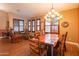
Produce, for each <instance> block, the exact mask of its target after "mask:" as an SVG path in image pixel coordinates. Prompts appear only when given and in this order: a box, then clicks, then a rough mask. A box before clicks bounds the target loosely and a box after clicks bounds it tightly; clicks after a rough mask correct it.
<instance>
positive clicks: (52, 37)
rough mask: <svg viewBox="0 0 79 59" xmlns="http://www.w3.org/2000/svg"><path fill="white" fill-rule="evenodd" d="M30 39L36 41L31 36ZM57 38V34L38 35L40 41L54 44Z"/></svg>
mask: <svg viewBox="0 0 79 59" xmlns="http://www.w3.org/2000/svg"><path fill="white" fill-rule="evenodd" d="M31 40H32V41H37V40H38V39H35V38H32V39H31ZM58 40H59V36H58V34H45V35H43V36H40V40H39V41H40V42H42V43H45V44H49V45H53V46H55V45H56V43H57V41H58Z"/></svg>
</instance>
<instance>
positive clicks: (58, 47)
mask: <svg viewBox="0 0 79 59" xmlns="http://www.w3.org/2000/svg"><path fill="white" fill-rule="evenodd" d="M53 52H54V53H53V54H54V56H61V42H60V41H59V40H58V42H57V44H56V46H55V47H54V50H53Z"/></svg>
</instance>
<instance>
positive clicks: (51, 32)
mask: <svg viewBox="0 0 79 59" xmlns="http://www.w3.org/2000/svg"><path fill="white" fill-rule="evenodd" d="M52 21H53V20H51V21H50V23H51V24H50V25H46V24H45V22H46V19H45V21H44V31H45V34H59V20H58V25H53V24H52ZM46 26H50V32H46V29H45V27H46ZM52 26H58V32H53V31H52V30H53V29H52Z"/></svg>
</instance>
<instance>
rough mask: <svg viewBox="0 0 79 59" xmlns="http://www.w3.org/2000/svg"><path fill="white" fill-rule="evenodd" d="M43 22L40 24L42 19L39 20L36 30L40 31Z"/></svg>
mask: <svg viewBox="0 0 79 59" xmlns="http://www.w3.org/2000/svg"><path fill="white" fill-rule="evenodd" d="M40 23H41V22H40V19H37V23H36V29H37V31H40V28H41V27H40V26H41V24H40Z"/></svg>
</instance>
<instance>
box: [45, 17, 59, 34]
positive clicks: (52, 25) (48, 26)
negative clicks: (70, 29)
mask: <svg viewBox="0 0 79 59" xmlns="http://www.w3.org/2000/svg"><path fill="white" fill-rule="evenodd" d="M45 32H46V33H58V20H57V18H53V19H52V20H50V19H46V20H45Z"/></svg>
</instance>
